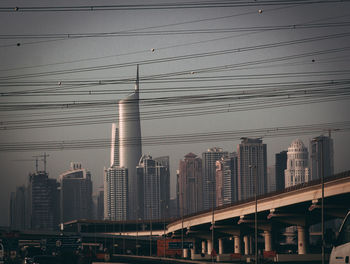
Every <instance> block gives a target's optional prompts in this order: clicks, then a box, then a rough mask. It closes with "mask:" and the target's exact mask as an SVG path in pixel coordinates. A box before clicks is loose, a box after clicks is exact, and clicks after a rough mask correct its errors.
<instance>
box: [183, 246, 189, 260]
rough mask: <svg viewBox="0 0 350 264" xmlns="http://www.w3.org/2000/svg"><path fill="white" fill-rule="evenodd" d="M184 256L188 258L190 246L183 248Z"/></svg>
mask: <svg viewBox="0 0 350 264" xmlns="http://www.w3.org/2000/svg"><path fill="white" fill-rule="evenodd" d="M183 257H184V258H188V248H184V249H183Z"/></svg>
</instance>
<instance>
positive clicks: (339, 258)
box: [329, 211, 350, 264]
mask: <svg viewBox="0 0 350 264" xmlns="http://www.w3.org/2000/svg"><path fill="white" fill-rule="evenodd" d="M337 263H350V211H349V212H348V214H347V215H346V217H345V219H344V221H343V223H342V225H341V227H340V230H339V234H338V237H337V239H336V241H335V243H334V246H333V248H332V253H331V256H330V258H329V264H337Z"/></svg>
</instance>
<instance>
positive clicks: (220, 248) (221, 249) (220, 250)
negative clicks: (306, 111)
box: [219, 238, 224, 254]
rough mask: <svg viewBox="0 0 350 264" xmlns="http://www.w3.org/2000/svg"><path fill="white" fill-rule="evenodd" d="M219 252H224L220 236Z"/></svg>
mask: <svg viewBox="0 0 350 264" xmlns="http://www.w3.org/2000/svg"><path fill="white" fill-rule="evenodd" d="M219 254H224V243H223V240H222V238H219Z"/></svg>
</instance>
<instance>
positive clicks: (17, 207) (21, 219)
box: [10, 186, 29, 230]
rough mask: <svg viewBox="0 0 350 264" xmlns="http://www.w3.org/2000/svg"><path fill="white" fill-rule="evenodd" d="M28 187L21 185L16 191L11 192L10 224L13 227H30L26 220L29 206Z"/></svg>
mask: <svg viewBox="0 0 350 264" xmlns="http://www.w3.org/2000/svg"><path fill="white" fill-rule="evenodd" d="M27 196H28V195H27V188H26V187H25V186H19V187H17V188H16V192H12V193H11V200H10V226H11V228H12V229H17V230H23V229H26V228H27V227H28V224H29V223H27V222H26V220H27V216H26V208H27V206H28V204H27V203H28V200H27V198H28V197H27Z"/></svg>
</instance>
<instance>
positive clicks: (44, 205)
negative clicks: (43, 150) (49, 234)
mask: <svg viewBox="0 0 350 264" xmlns="http://www.w3.org/2000/svg"><path fill="white" fill-rule="evenodd" d="M58 186H59V184H58V183H57V181H56V179H49V177H48V174H47V173H46V172H44V171H39V172H36V173H33V174H30V175H29V185H28V189H29V213H30V221H31V223H30V226H31V228H32V229H37V230H39V229H40V230H55V229H57V228H58V223H59V190H58Z"/></svg>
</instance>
